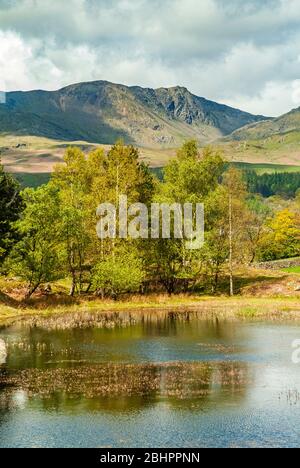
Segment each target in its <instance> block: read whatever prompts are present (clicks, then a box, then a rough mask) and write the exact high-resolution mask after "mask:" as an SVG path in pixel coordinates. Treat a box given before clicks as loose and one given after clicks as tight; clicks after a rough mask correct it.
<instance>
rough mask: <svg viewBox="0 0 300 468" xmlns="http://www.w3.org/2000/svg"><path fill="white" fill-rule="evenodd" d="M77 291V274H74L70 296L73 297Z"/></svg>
mask: <svg viewBox="0 0 300 468" xmlns="http://www.w3.org/2000/svg"><path fill="white" fill-rule="evenodd" d="M75 291H76V274H75V272H72V285H71V289H70V296H71V297H73V296H74V294H75Z"/></svg>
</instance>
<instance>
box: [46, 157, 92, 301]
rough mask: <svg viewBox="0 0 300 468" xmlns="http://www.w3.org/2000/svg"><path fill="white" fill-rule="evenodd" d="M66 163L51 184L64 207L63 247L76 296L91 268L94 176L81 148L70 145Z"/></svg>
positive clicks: (61, 225)
mask: <svg viewBox="0 0 300 468" xmlns="http://www.w3.org/2000/svg"><path fill="white" fill-rule="evenodd" d="M64 162H65V164H64V165H59V166H57V167H56V168H55V171H54V174H53V178H52V182H51V183H52V184H53V186H54V187H55V188H56V189H57V193H58V197H59V202H58V203H59V206H60V207H61V209H60V226H59V231H60V233H61V248H62V253H63V255H64V257H65V263H66V265H67V267H68V272H69V274H70V275H71V278H72V285H71V289H70V295H71V296H73V295H74V294H75V292H76V291H77V292H79V293H80V292H81V291H82V287H83V280H84V278H83V277H84V272H85V270H86V269H87V270H90V269H91V266H90V265H89V264H88V258H87V256H88V255H87V254H88V249H89V245H90V243H91V239H90V232H89V229H88V225H89V213H90V209H89V191H90V185H91V180H90V179H91V177H92V175H91V172H90V171H88V164H87V160H86V158H85V155H84V153H83V152H82V151H81V150H79V149H78V148H69V149H68V150H67V152H66V154H65V157H64ZM95 225H96V224H95Z"/></svg>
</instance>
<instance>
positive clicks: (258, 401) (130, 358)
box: [0, 314, 300, 448]
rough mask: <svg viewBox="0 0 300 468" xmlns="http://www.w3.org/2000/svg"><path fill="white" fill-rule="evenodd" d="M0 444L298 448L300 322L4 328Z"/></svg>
mask: <svg viewBox="0 0 300 468" xmlns="http://www.w3.org/2000/svg"><path fill="white" fill-rule="evenodd" d="M0 338H1V339H2V340H4V341H5V343H6V345H7V350H8V356H7V359H6V362H4V363H2V364H1V365H0V447H97V448H98V447H99V448H101V447H103V448H104V447H105V448H107V447H128V448H129V447H143V448H148V447H157V448H158V447H165V448H174V447H179V448H184V447H193V448H198V447H257V446H258V447H262V446H263V447H299V446H300V365H296V364H293V362H292V352H293V350H292V343H293V341H294V340H297V339H298V340H299V339H300V327H299V325H297V324H294V323H290V324H282V323H272V322H270V323H258V322H234V321H220V320H216V319H214V318H211V319H206V320H203V319H201V320H200V319H198V318H197V317H194V316H193V314H191V315H189V314H187V315H186V317H185V319H184V320H183V319H178V317H176V316H174V315H173V314H165V315H164V314H159V315H156V314H152V316H151V315H150V314H146V315H145V316H144V317H143V320H141V321H139V322H138V323H136V324H134V323H132V324H131V325H130V326H120V327H115V328H109V329H101V328H93V327H91V328H86V329H80V328H74V329H69V330H55V329H50V330H46V329H43V328H39V327H30V326H25V325H15V326H13V327H11V328H6V329H2V330H0Z"/></svg>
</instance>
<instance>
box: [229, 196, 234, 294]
mask: <svg viewBox="0 0 300 468" xmlns="http://www.w3.org/2000/svg"><path fill="white" fill-rule="evenodd" d="M229 276H230V296H231V297H232V296H234V285H233V225H232V196H231V194H230V195H229Z"/></svg>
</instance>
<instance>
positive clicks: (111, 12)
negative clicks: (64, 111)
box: [0, 0, 300, 114]
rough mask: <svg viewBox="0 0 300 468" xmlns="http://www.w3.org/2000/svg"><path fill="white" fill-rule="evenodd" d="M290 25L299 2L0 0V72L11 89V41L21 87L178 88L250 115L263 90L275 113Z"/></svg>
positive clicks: (288, 83) (290, 71) (292, 71)
mask: <svg viewBox="0 0 300 468" xmlns="http://www.w3.org/2000/svg"><path fill="white" fill-rule="evenodd" d="M299 25H300V8H299V0H201V1H199V0H69V1H68V2H62V1H61V0H11V1H9V0H0V33H1V32H2V34H3V35H4V36H3V40H2V45H1V43H0V53H1V47H2V49H3V50H4V52H3V53H4V54H6V55H5V57H7V59H6V63H7V66H6V67H5V64H4V59H2V61H1V57H0V74H2V76H4V79H5V81H6V82H7V83H8V86H9V87H10V88H11V87H13V86H16V85H20V77H14V76H13V72H12V70H13V68H14V66H17V65H14V62H13V57H10V56H9V53H8V51H7V47H8V46H7V44H9V41H13V50H14V51H15V52H14V53H15V56H16V57H15V62H17V61H18V60H19V62H20V67H21V68H22V71H23V72H24V78H23V83H24V84H23V87H24V88H28V87H35V86H37V85H38V87H48V88H54V87H58V86H61V85H65V84H68V82H73V81H79V80H89V79H100V78H101V79H109V80H112V81H118V82H124V83H126V84H140V85H145V86H168V85H175V84H182V85H185V86H187V87H189V88H190V89H191V90H192V91H194V92H195V93H197V94H200V95H204V96H206V97H208V98H212V99H218V100H221V101H222V102H226V103H228V104H230V103H234V104H237V105H238V103H239V102H241V104H243V105H244V104H246V105H249V107H252V105H251V103H256V104H255V106H257V108H259V112H260V111H261V110H260V107H261V106H260V105H259V103H261V105H263V100H264V94H265V95H266V91H265V90H266V89H267V90H270V89H272V93H273V90H276V87H277V88H278V92H281V93H282V92H283V91H282V90H283V89H284V90H285V91H284V96H285V97H284V99H283V98H280V96H279V97H278V104H276V100H275V101H274V103H273V110H272V109H271V107H272V105H271V104H270V102H269V101H270V99H269V98H268V99H269V101H268V102H266V106H267V107H268V108H269V109H270V110H271V111H272V113H273V114H277V113H280V112H281V111H282V109H283V108H284V100H285V101H286V107H285V109H286V110H288V106H291V105H292V98H290V100H289V93H288V91H286V90H288V89H289V87H290V88H291V89H292V88H293V86H294V85H293V83H294V82H295V80H297V79H298V77H299V64H300V62H299V55H300V26H299ZM22 51H23V52H22ZM24 51H25V53H24ZM24 57H25V58H24ZM21 86H22V84H21ZM268 92H269V95H270V91H268ZM274 93H275V91H274ZM247 103H248V104H247ZM252 111H253V109H252Z"/></svg>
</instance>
